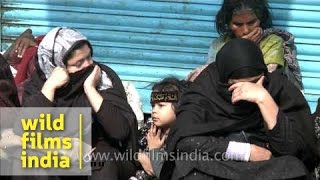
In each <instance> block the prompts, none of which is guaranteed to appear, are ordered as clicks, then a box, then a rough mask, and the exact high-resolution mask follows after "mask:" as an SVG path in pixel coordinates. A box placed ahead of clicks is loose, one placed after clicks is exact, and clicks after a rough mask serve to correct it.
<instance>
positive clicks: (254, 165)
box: [161, 39, 318, 179]
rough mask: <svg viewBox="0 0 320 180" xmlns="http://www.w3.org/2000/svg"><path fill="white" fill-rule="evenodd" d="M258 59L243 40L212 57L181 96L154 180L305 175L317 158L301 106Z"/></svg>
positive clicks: (256, 51) (289, 88)
mask: <svg viewBox="0 0 320 180" xmlns="http://www.w3.org/2000/svg"><path fill="white" fill-rule="evenodd" d="M263 62H264V61H263V55H262V52H261V50H260V49H259V47H258V46H257V45H256V44H255V43H253V42H251V41H249V40H246V39H235V40H232V41H230V42H228V43H227V44H226V45H225V46H224V47H223V48H222V49H221V50H220V51H219V52H218V54H217V58H216V62H215V63H212V64H210V65H209V66H208V67H207V68H206V69H205V70H204V71H203V72H202V73H201V74H200V76H199V77H198V78H197V79H196V80H195V81H194V83H193V84H191V87H190V89H189V91H187V92H186V93H185V94H184V95H183V96H182V99H181V105H180V107H179V109H178V112H177V120H176V123H175V124H174V125H173V127H172V129H171V130H170V133H169V136H168V139H167V152H168V153H169V156H168V157H169V159H168V161H166V163H165V164H164V166H163V169H162V171H161V179H189V178H190V179H220V178H222V179H290V178H307V176H308V171H307V169H308V170H313V168H314V165H315V163H316V161H317V160H318V153H317V150H316V149H315V146H314V145H315V144H316V137H315V134H314V123H313V121H311V118H310V115H311V113H310V109H309V106H308V104H307V102H306V100H305V98H304V97H303V95H302V94H301V92H300V91H299V89H297V88H296V87H295V86H294V85H293V84H291V83H290V82H288V80H287V79H286V78H285V76H283V75H282V74H281V73H279V72H274V73H272V74H269V73H268V72H267V68H266V66H265V64H264V63H263ZM182 152H183V153H188V154H189V156H187V157H186V156H185V154H184V156H182V154H183V153H182ZM207 156H208V157H209V158H208V157H207ZM173 157H174V158H173ZM178 158H179V160H178ZM187 158H188V159H187Z"/></svg>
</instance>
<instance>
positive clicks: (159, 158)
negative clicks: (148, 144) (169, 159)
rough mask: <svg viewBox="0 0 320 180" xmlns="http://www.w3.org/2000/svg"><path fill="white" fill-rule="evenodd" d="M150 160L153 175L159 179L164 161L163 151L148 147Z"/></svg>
mask: <svg viewBox="0 0 320 180" xmlns="http://www.w3.org/2000/svg"><path fill="white" fill-rule="evenodd" d="M149 153H150V160H151V165H152V168H153V172H154V175H155V176H156V177H157V178H158V179H159V178H160V172H161V169H162V166H163V163H164V160H165V159H164V151H162V150H161V149H160V148H155V149H150V150H149Z"/></svg>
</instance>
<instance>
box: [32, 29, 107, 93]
mask: <svg viewBox="0 0 320 180" xmlns="http://www.w3.org/2000/svg"><path fill="white" fill-rule="evenodd" d="M80 40H87V37H85V36H84V35H82V34H81V33H80V32H79V31H77V30H74V29H70V28H65V27H64V28H63V27H56V28H53V29H52V30H50V31H49V32H48V33H47V34H46V36H45V37H44V38H43V40H42V41H41V43H40V44H39V47H38V62H39V66H40V68H41V70H42V72H43V73H44V74H45V76H46V78H47V79H48V78H49V77H50V75H51V73H52V71H53V69H54V68H55V67H57V66H60V67H63V68H65V67H66V66H65V64H64V62H63V58H64V56H65V55H66V53H67V51H68V50H69V49H70V48H71V47H72V45H74V44H75V43H76V42H78V41H80ZM101 80H102V81H101V83H100V85H99V89H107V88H109V87H112V82H111V80H110V79H109V77H108V75H107V74H106V73H105V72H104V71H102V77H101Z"/></svg>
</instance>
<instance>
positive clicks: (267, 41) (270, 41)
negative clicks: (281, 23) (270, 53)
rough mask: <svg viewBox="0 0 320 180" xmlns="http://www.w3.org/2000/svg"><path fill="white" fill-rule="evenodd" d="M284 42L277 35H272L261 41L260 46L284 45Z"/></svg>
mask: <svg viewBox="0 0 320 180" xmlns="http://www.w3.org/2000/svg"><path fill="white" fill-rule="evenodd" d="M283 42H284V40H283V39H282V37H280V36H278V35H276V34H270V35H268V36H266V37H265V38H264V39H262V40H261V42H260V45H261V44H264V45H266V44H276V43H281V44H282V43H283Z"/></svg>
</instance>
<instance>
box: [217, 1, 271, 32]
mask: <svg viewBox="0 0 320 180" xmlns="http://www.w3.org/2000/svg"><path fill="white" fill-rule="evenodd" d="M244 9H252V10H253V12H254V13H255V14H256V16H257V17H258V19H259V20H260V27H261V28H262V29H267V28H271V27H272V17H271V13H270V11H269V5H268V1H267V0H224V1H223V4H222V6H221V9H220V10H219V12H218V14H217V15H216V29H217V31H218V33H219V34H222V35H225V34H233V33H232V32H230V31H231V30H230V28H229V23H230V21H231V20H232V16H233V14H234V13H235V12H238V11H240V10H244Z"/></svg>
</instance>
